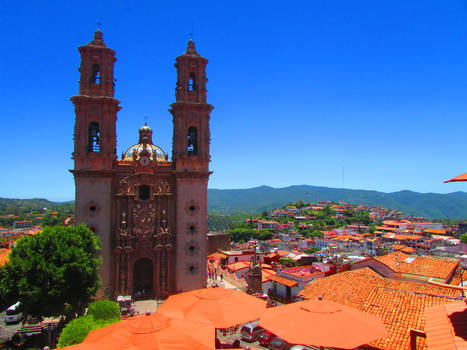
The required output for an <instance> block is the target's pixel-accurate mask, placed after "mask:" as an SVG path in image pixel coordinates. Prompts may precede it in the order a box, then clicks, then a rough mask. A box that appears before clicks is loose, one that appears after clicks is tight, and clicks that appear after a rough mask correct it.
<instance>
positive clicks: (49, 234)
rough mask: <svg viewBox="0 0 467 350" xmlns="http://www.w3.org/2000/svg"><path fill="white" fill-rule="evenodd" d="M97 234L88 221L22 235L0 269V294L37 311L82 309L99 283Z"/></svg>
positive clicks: (33, 312)
mask: <svg viewBox="0 0 467 350" xmlns="http://www.w3.org/2000/svg"><path fill="white" fill-rule="evenodd" d="M98 249H99V239H98V237H97V236H96V235H95V234H94V233H93V232H92V231H91V230H89V229H88V228H87V227H86V226H84V225H78V226H68V227H64V226H55V227H46V228H44V230H43V231H42V232H41V233H39V234H37V235H36V236H26V237H24V238H22V239H20V240H19V241H18V242H17V244H16V246H15V247H14V248H13V249H12V251H11V255H10V260H9V262H7V263H6V264H5V266H4V267H3V268H2V269H3V271H2V272H1V273H0V277H1V281H0V298H1V299H4V300H8V301H9V302H14V301H16V300H20V301H21V302H22V304H23V307H24V310H25V311H26V312H27V313H28V314H31V315H33V316H58V315H63V314H66V313H72V314H74V313H77V314H82V313H83V311H84V309H85V308H86V306H87V305H88V304H89V302H90V300H91V297H92V296H94V294H95V293H96V291H97V289H98V287H99V277H98V273H97V270H98V267H99V262H100V261H99V259H98V258H96V253H97V251H98Z"/></svg>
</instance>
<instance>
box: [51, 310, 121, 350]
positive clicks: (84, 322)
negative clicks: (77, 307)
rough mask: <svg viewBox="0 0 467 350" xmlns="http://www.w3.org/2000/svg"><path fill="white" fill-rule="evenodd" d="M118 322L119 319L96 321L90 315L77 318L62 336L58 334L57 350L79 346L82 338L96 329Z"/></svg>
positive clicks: (68, 325) (69, 324)
mask: <svg viewBox="0 0 467 350" xmlns="http://www.w3.org/2000/svg"><path fill="white" fill-rule="evenodd" d="M93 304H94V303H93ZM91 305H92V304H91ZM117 306H118V304H117ZM118 321H120V318H112V319H100V320H96V319H95V318H94V316H92V315H90V314H87V315H85V316H81V317H78V318H76V319H74V320H73V321H71V322H70V323H68V324H67V325H66V327H65V328H64V329H63V331H62V334H60V338H59V340H58V344H57V348H63V347H65V346H70V345H74V344H79V343H81V342H82V341H83V340H84V338H86V337H87V335H88V334H89V332H91V331H93V330H95V329H98V328H102V327H105V326H109V325H111V324H113V323H115V322H118Z"/></svg>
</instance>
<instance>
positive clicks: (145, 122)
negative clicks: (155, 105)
mask: <svg viewBox="0 0 467 350" xmlns="http://www.w3.org/2000/svg"><path fill="white" fill-rule="evenodd" d="M144 125H148V117H147V116H145V117H144Z"/></svg>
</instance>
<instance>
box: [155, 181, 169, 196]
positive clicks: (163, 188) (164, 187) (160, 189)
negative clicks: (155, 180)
mask: <svg viewBox="0 0 467 350" xmlns="http://www.w3.org/2000/svg"><path fill="white" fill-rule="evenodd" d="M171 195H172V189H171V188H170V184H169V183H168V182H167V181H162V182H160V183H159V185H158V186H157V191H156V196H171Z"/></svg>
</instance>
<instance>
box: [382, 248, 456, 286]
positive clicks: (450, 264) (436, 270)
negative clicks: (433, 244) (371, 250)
mask: <svg viewBox="0 0 467 350" xmlns="http://www.w3.org/2000/svg"><path fill="white" fill-rule="evenodd" d="M374 259H376V260H378V261H379V262H381V263H383V264H384V265H386V266H388V267H389V268H390V269H391V270H393V271H394V272H400V273H406V274H409V275H418V276H425V277H433V278H440V279H447V278H448V277H449V276H450V275H451V274H452V273H453V271H454V270H455V268H456V267H457V265H458V264H459V262H458V261H457V260H448V259H443V258H436V257H431V256H416V255H408V254H404V253H402V252H394V253H391V254H387V255H383V256H377V257H374Z"/></svg>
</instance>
